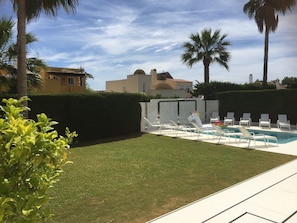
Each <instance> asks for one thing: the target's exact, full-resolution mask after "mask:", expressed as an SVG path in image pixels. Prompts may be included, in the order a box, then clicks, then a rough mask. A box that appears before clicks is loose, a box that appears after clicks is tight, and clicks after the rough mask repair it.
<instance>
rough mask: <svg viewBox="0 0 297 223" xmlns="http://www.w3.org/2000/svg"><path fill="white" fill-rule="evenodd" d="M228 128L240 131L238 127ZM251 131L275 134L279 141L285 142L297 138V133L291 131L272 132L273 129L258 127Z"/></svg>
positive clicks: (250, 130)
mask: <svg viewBox="0 0 297 223" xmlns="http://www.w3.org/2000/svg"><path fill="white" fill-rule="evenodd" d="M227 129H230V130H232V131H235V132H239V130H238V129H237V128H232V127H228V128H227ZM247 130H248V131H249V132H254V133H255V134H264V135H270V136H275V137H276V138H277V140H278V143H280V144H285V143H288V142H293V141H295V140H297V134H295V133H290V132H272V131H265V130H257V129H247Z"/></svg>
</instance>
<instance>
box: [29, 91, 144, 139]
mask: <svg viewBox="0 0 297 223" xmlns="http://www.w3.org/2000/svg"><path fill="white" fill-rule="evenodd" d="M140 97H141V96H140V95H138V94H120V93H100V94H73V95H72V94H67V95H31V96H29V98H30V99H31V101H30V102H29V104H28V106H29V107H30V109H31V111H30V112H29V118H31V119H34V120H35V119H36V114H40V113H45V114H46V115H47V116H48V117H50V118H52V119H53V120H55V121H57V122H59V124H58V125H57V126H55V129H56V130H57V131H58V132H59V133H60V134H64V132H65V129H66V127H69V129H70V130H71V131H76V132H77V133H78V137H77V140H78V141H79V142H85V141H92V140H99V139H106V138H111V137H117V136H123V135H129V134H133V133H139V132H140V119H141V108H140V105H139V100H140Z"/></svg>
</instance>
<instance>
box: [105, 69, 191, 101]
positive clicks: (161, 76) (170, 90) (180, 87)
mask: <svg viewBox="0 0 297 223" xmlns="http://www.w3.org/2000/svg"><path fill="white" fill-rule="evenodd" d="M106 91H107V92H127V93H139V92H142V93H144V94H147V95H151V96H156V95H161V96H162V97H183V98H185V97H191V96H192V95H191V93H190V92H191V91H192V82H191V81H186V80H181V79H174V78H173V77H172V76H171V75H170V73H169V72H162V73H157V70H156V69H152V70H151V72H150V74H145V72H144V71H143V70H141V69H137V70H136V71H135V72H134V74H131V75H128V76H127V79H123V80H114V81H106Z"/></svg>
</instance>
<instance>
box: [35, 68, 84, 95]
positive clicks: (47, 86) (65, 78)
mask: <svg viewBox="0 0 297 223" xmlns="http://www.w3.org/2000/svg"><path fill="white" fill-rule="evenodd" d="M40 76H41V78H42V82H43V83H42V87H41V88H40V89H32V91H31V93H35V94H61V93H84V92H86V72H85V71H84V69H75V68H58V67H47V68H46V70H44V69H42V70H41V72H40Z"/></svg>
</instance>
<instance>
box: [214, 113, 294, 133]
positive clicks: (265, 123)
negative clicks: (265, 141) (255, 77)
mask: <svg viewBox="0 0 297 223" xmlns="http://www.w3.org/2000/svg"><path fill="white" fill-rule="evenodd" d="M217 121H220V117H219V114H218V112H213V113H212V116H211V118H210V123H215V122H217ZM224 124H225V125H234V124H235V117H234V112H227V115H226V116H225V117H224ZM251 124H252V119H251V113H243V115H242V117H241V118H240V119H239V125H242V126H247V127H249V126H251ZM276 124H277V127H278V128H280V129H288V130H291V123H290V120H288V118H287V115H286V114H278V120H277V123H276ZM259 127H267V128H271V119H270V117H269V114H265V113H264V114H261V117H260V119H259Z"/></svg>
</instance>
